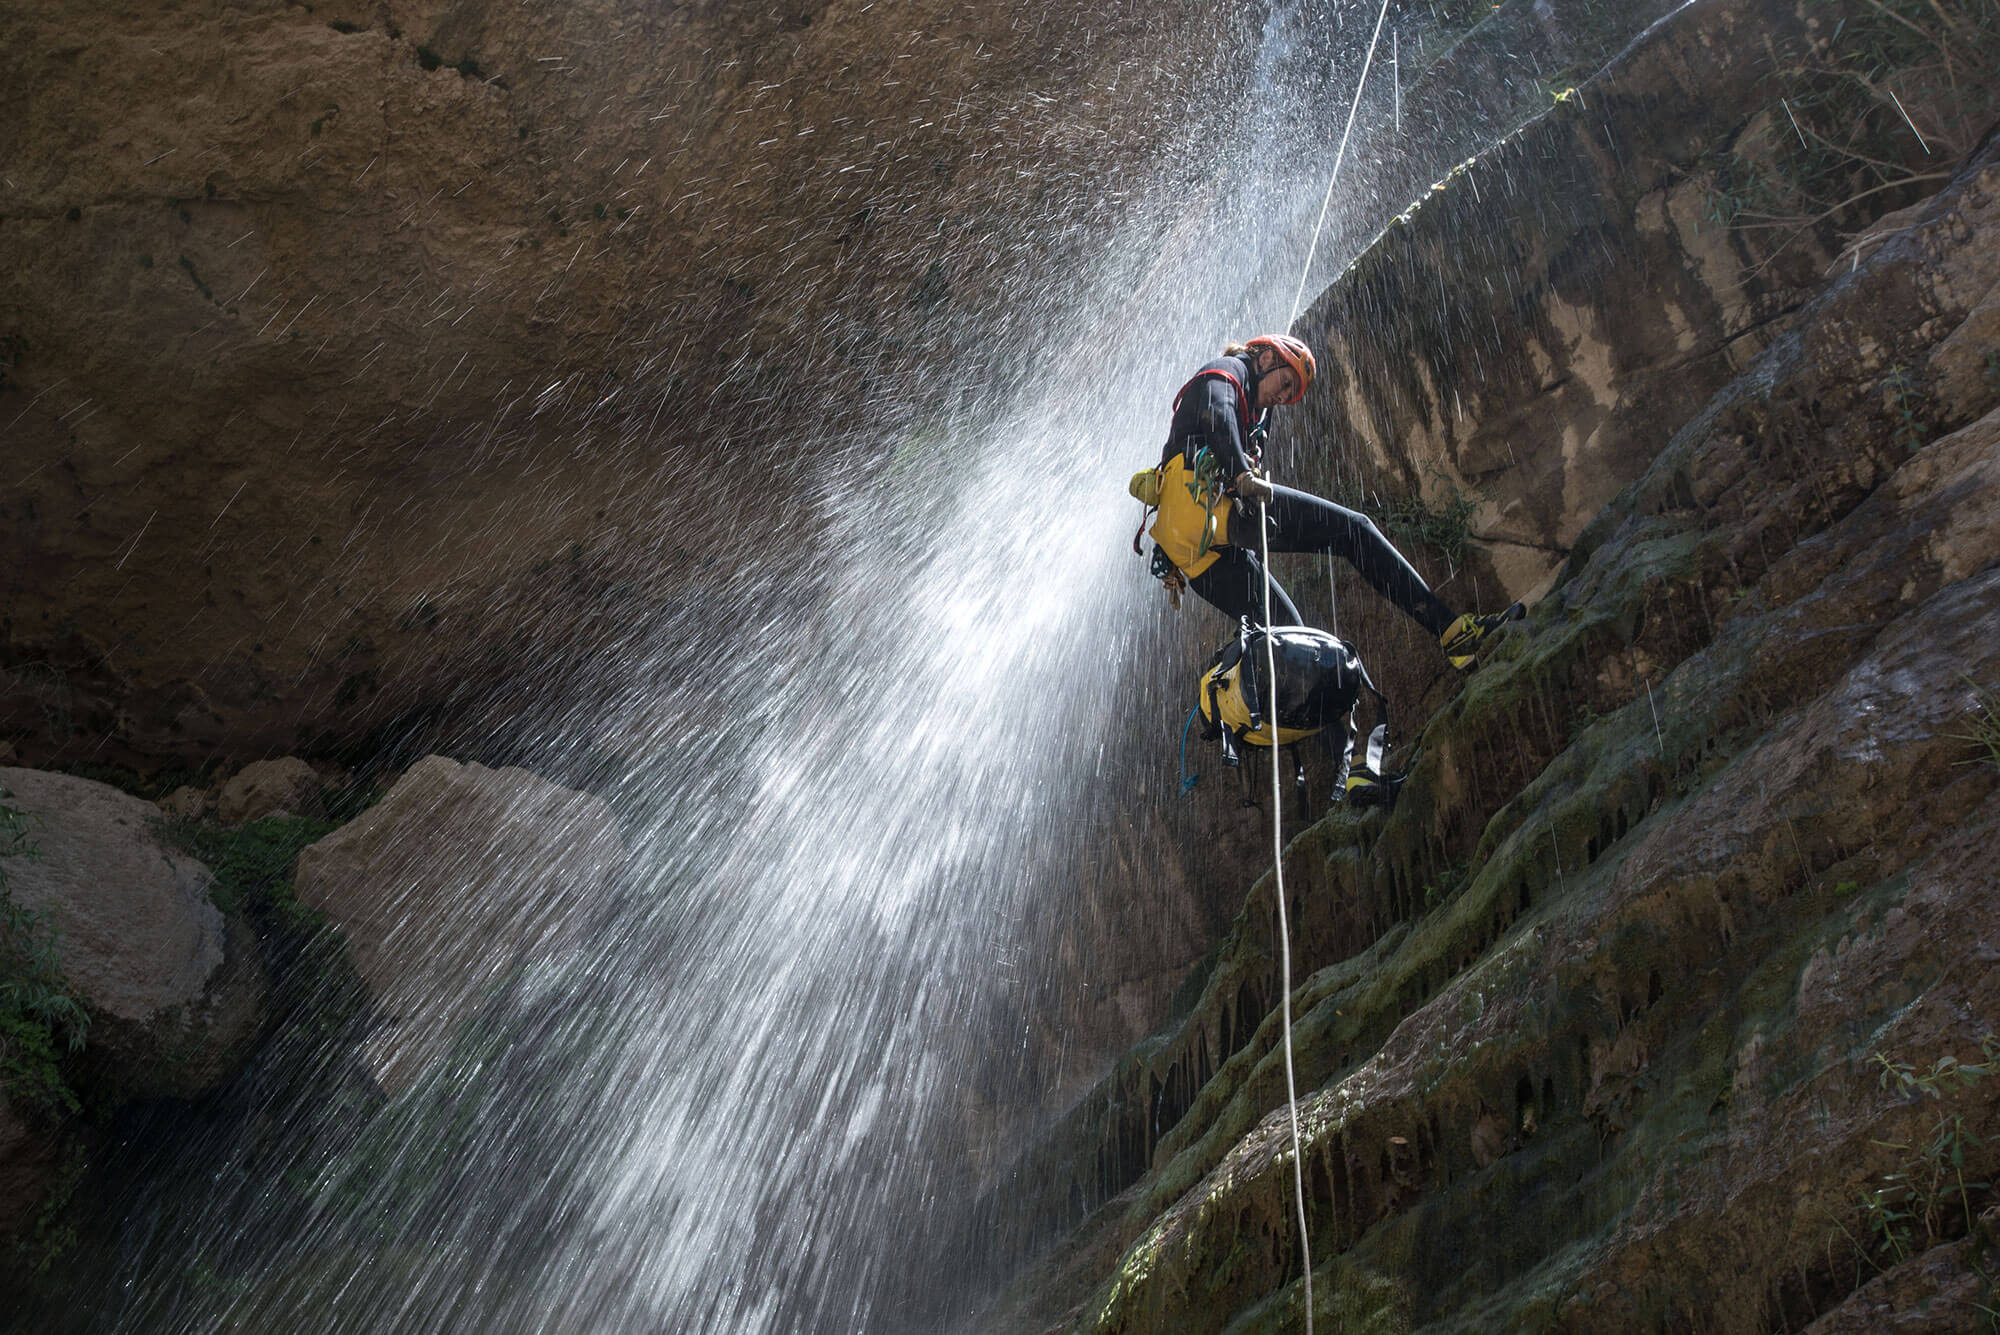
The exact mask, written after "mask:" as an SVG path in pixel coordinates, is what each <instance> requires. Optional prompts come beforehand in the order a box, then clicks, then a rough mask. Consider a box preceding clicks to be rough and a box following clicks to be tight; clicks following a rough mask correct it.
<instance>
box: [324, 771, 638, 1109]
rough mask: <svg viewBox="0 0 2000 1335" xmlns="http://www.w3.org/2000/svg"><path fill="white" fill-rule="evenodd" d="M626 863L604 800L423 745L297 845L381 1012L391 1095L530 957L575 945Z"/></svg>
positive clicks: (377, 1061) (372, 1053)
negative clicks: (401, 769) (377, 789)
mask: <svg viewBox="0 0 2000 1335" xmlns="http://www.w3.org/2000/svg"><path fill="white" fill-rule="evenodd" d="M624 862H625V848H624V844H623V843H622V842H621V840H620V837H619V832H618V826H617V822H616V821H615V819H614V818H613V817H612V814H611V811H610V809H609V808H608V807H607V806H605V804H604V803H603V802H602V801H600V800H599V799H597V798H595V797H592V796H590V795H588V794H585V793H579V792H575V791H573V790H571V789H568V788H563V787H560V786H558V785H556V784H552V783H549V782H548V781H547V780H544V779H541V778H539V777H537V776H536V775H533V774H530V773H528V772H527V771H526V770H521V769H497V770H496V769H488V768H486V767H485V766H483V765H477V764H459V763H458V762H456V761H452V760H448V759H446V758H444V757H442V756H429V757H426V758H425V759H424V760H421V761H419V762H418V763H417V764H416V765H414V766H412V767H411V769H410V771H409V772H408V773H407V774H405V775H403V777H402V778H401V779H400V780H398V781H397V783H396V785H395V787H393V788H391V789H390V790H389V792H388V793H387V795H385V796H384V797H383V799H382V801H381V802H380V803H379V804H377V805H375V806H373V807H371V808H369V810H367V811H366V812H363V813H362V814H361V815H360V816H359V817H358V818H356V819H355V820H354V821H353V822H352V823H350V824H348V825H346V826H343V827H342V828H340V829H339V830H336V831H335V832H334V833H332V834H331V835H328V836H327V837H326V838H325V839H322V840H320V841H319V842H318V843H316V844H313V845H311V846H310V847H308V848H307V849H306V850H305V851H304V852H303V853H301V854H300V855H299V863H298V872H297V876H296V885H297V890H298V896H299V900H300V901H301V902H302V903H304V904H308V905H310V906H312V907H314V908H317V909H321V910H323V911H324V912H325V913H326V914H327V916H328V917H329V918H330V919H331V920H332V922H333V923H334V925H335V926H337V927H338V928H339V929H340V931H341V932H342V933H343V935H345V937H346V938H347V940H348V942H349V943H350V945H351V948H352V951H353V958H354V963H355V967H356V968H357V969H359V971H360V973H361V976H362V977H363V978H364V979H365V980H366V981H367V983H368V986H369V988H370V989H371V991H372V992H373V994H374V1000H375V1005H376V1008H377V1009H378V1010H379V1011H381V1012H382V1013H383V1015H384V1016H385V1017H386V1020H385V1023H384V1025H383V1027H382V1028H381V1029H380V1030H379V1031H378V1032H376V1033H375V1034H374V1035H373V1036H372V1037H371V1038H370V1039H369V1041H368V1045H367V1049H366V1053H365V1055H366V1058H367V1060H368V1062H369V1065H370V1066H371V1068H372V1069H373V1070H374V1072H375V1074H376V1077H377V1079H378V1080H380V1082H381V1083H382V1085H383V1087H384V1088H386V1089H388V1090H389V1091H390V1092H391V1093H395V1092H398V1091H400V1090H403V1089H406V1088H408V1086H409V1085H410V1084H411V1083H412V1082H413V1081H414V1080H415V1079H416V1078H417V1076H418V1075H419V1074H420V1073H421V1072H422V1071H423V1070H424V1068H425V1067H426V1066H427V1065H429V1064H430V1063H432V1062H434V1061H435V1060H436V1059H437V1058H438V1057H439V1056H441V1055H442V1054H443V1053H444V1052H445V1051H446V1050H447V1049H448V1047H449V1046H450V1043H451V1041H452V1036H453V1027H454V1025H455V1023H456V1022H457V1021H459V1020H462V1019H464V1018H466V1017H467V1016H468V1015H469V1014H470V1013H471V1012H472V1010H473V1008H474V1007H475V1006H476V1005H477V1004H478V1002H479V999H480V998H481V997H482V996H484V995H486V994H487V993H488V992H489V991H491V990H492V989H494V988H495V987H497V986H498V985H499V984H501V983H502V982H504V981H505V980H506V979H508V978H509V977H511V976H512V975H513V974H515V973H516V972H517V971H518V970H520V969H521V968H523V967H527V966H531V965H533V964H534V963H535V962H536V961H538V960H541V961H546V960H547V959H549V958H551V957H552V956H553V954H554V953H555V952H557V951H560V950H563V949H567V948H574V947H575V946H577V945H578V944H579V943H580V940H581V935H580V934H581V933H583V932H585V931H586V930H587V929H586V927H585V924H587V923H588V922H589V921H590V920H591V915H592V906H593V903H594V901H595V900H597V899H598V898H599V897H600V896H601V895H603V894H604V893H605V891H606V890H607V888H608V887H609V886H610V884H611V883H612V881H613V878H615V877H616V876H617V875H618V873H619V872H620V871H621V870H622V869H623V866H624Z"/></svg>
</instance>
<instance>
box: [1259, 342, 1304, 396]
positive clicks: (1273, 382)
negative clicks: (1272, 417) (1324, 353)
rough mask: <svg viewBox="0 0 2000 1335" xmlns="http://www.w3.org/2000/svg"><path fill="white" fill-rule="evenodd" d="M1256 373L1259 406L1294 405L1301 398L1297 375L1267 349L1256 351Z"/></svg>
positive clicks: (1282, 360) (1281, 359)
mask: <svg viewBox="0 0 2000 1335" xmlns="http://www.w3.org/2000/svg"><path fill="white" fill-rule="evenodd" d="M1257 372H1258V378H1257V402H1258V404H1259V406H1261V407H1272V406H1276V405H1278V404H1286V403H1296V402H1298V400H1299V399H1300V398H1301V397H1302V396H1301V394H1300V393H1299V373H1298V372H1297V371H1294V370H1293V369H1292V368H1291V367H1290V366H1289V365H1288V364H1286V362H1285V361H1284V359H1283V358H1281V357H1279V356H1278V354H1277V353H1275V352H1273V351H1271V350H1270V349H1269V348H1259V349H1257Z"/></svg>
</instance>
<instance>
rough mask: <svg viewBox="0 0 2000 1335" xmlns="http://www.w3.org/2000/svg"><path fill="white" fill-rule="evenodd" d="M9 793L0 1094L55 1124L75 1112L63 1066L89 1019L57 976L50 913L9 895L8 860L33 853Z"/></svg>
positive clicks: (0, 820) (3, 819) (3, 799)
mask: <svg viewBox="0 0 2000 1335" xmlns="http://www.w3.org/2000/svg"><path fill="white" fill-rule="evenodd" d="M8 796H9V794H8V793H7V790H6V789H4V788H0V1094H4V1095H5V1096H6V1099H7V1102H8V1103H9V1104H11V1105H13V1106H15V1107H17V1108H19V1109H21V1110H22V1111H23V1112H25V1113H27V1114H28V1115H29V1116H31V1117H36V1118H39V1119H42V1120H44V1121H46V1122H50V1123H53V1122H57V1121H60V1120H61V1119H62V1118H63V1117H65V1116H66V1115H69V1114H72V1113H75V1112H76V1111H77V1110H78V1102H77V1097H76V1093H75V1091H74V1090H73V1089H72V1088H71V1087H70V1084H69V1081H68V1080H67V1079H66V1078H65V1075H64V1072H63V1069H62V1064H61V1063H62V1058H63V1056H64V1055H65V1054H66V1053H73V1052H78V1051H81V1050H82V1048H83V1046H84V1044H85V1042H86V1040H87V1038H88V1036H89V1033H90V1016H89V1013H88V1012H86V1011H85V1010H84V1008H83V1004H82V1002H81V1001H80V1000H79V999H78V997H77V996H76V994H75V992H74V991H73V990H72V989H71V987H70V985H69V982H68V980H67V979H66V978H64V976H63V971H62V964H61V961H60V960H59V959H58V957H57V955H56V931H55V928H54V926H53V925H52V924H51V923H50V922H49V920H48V915H47V914H45V913H37V912H31V911H30V910H28V909H25V908H22V907H21V906H20V905H18V904H16V903H14V901H13V899H12V898H11V897H10V896H9V895H8V893H7V870H6V862H7V861H8V860H10V859H14V858H23V857H32V856H34V849H33V846H32V844H31V843H30V841H29V831H28V822H27V818H26V816H25V815H24V814H23V813H22V812H21V811H20V810H19V809H18V808H16V807H13V806H11V805H9V804H8V802H7V798H8Z"/></svg>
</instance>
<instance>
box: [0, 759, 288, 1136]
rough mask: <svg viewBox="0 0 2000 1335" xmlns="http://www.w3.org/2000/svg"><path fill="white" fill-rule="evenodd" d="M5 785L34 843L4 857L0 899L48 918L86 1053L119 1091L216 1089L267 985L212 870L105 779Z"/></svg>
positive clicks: (56, 778) (153, 810) (37, 774)
mask: <svg viewBox="0 0 2000 1335" xmlns="http://www.w3.org/2000/svg"><path fill="white" fill-rule="evenodd" d="M0 788H5V789H6V790H7V791H8V792H10V793H12V794H13V797H12V800H11V804H12V805H13V806H14V807H16V808H17V809H18V810H20V811H22V812H23V813H25V814H26V816H27V818H28V823H29V831H30V836H29V837H30V844H31V846H32V848H33V850H34V853H33V856H31V857H23V858H14V859H10V860H9V863H8V867H7V891H8V894H9V896H10V897H11V898H12V899H13V900H14V902H15V903H16V904H18V905H20V906H22V907H23V908H26V909H28V910H30V911H34V912H41V913H46V914H47V920H48V922H49V924H50V926H51V927H52V928H53V931H54V936H55V943H56V944H55V948H56V954H57V958H58V960H59V962H60V964H61V967H62V972H63V974H64V976H65V977H66V978H67V979H68V981H69V983H70V984H71V986H72V987H73V988H74V989H75V991H76V993H77V994H78V996H79V997H80V999H81V1000H82V1001H83V1002H84V1003H85V1005H86V1006H87V1007H88V1008H89V1010H90V1013H91V1028H90V1046H91V1050H92V1061H93V1062H94V1063H95V1064H97V1065H99V1066H101V1067H103V1068H104V1069H105V1070H106V1071H107V1072H108V1073H109V1074H110V1076H111V1078H112V1079H113V1080H114V1081H115V1083H116V1086H117V1088H118V1089H119V1091H120V1092H121V1093H122V1094H123V1095H125V1096H127V1097H159V1096H163V1095H165V1096H176V1097H188V1096H192V1095H195V1094H199V1093H202V1092H204V1091H206V1090H209V1089H213V1088H214V1087H215V1086H216V1085H217V1084H219V1083H220V1082H221V1081H222V1079H223V1078H224V1077H226V1076H228V1075H229V1074H231V1073H233V1072H234V1071H235V1069H236V1068H237V1066H238V1065H240V1064H241V1061H242V1059H243V1057H244V1056H245V1055H246V1054H247V1052H248V1049H249V1047H250V1045H251V1044H252V1043H254V1041H255V1040H256V1038H257V1036H258V1034H259V1031H260V1029H261V1026H262V1023H263V1020H264V1006H265V999H266V995H267V993H268V990H269V984H268V982H267V980H266V978H265V975H264V970H263V966H262V964H261V963H260V962H259V960H258V956H257V948H256V942H255V940H254V939H253V938H252V936H251V933H250V931H249V929H248V928H247V927H246V926H245V925H244V924H243V923H242V922H240V921H238V920H236V919H234V918H231V917H228V916H226V915H225V914H224V913H223V912H222V911H221V910H220V909H218V908H217V907H216V906H215V904H214V903H213V902H212V901H211V899H210V888H211V885H212V878H211V877H210V875H209V872H208V869H207V868H205V867H203V866H202V865H201V863H199V862H197V861H195V860H194V859H193V858H191V857H188V856H187V855H185V854H183V853H180V852H177V851H175V850H173V849H172V848H170V847H168V846H167V845H166V844H164V843H162V842H161V840H160V838H159V837H158V830H157V828H156V823H157V821H158V820H159V816H160V812H159V809H158V808H157V807H155V806H154V805H153V804H152V803H149V802H145V801H142V800H141V799H139V798H136V797H132V796H129V795H127V794H125V793H121V792H119V791H118V790H117V789H115V788H112V787H110V786H108V785H106V784H101V783H95V782H92V781H90V780H88V779H78V778H74V777H71V776H70V775H66V774H50V773H45V772H42V771H39V770H24V769H0Z"/></svg>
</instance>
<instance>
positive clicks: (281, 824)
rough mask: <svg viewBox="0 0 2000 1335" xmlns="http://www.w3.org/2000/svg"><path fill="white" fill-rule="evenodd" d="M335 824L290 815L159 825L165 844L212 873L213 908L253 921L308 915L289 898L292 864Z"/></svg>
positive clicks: (180, 821) (172, 822) (181, 821)
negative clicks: (231, 826) (236, 822)
mask: <svg viewBox="0 0 2000 1335" xmlns="http://www.w3.org/2000/svg"><path fill="white" fill-rule="evenodd" d="M335 828H336V823H335V822H333V821H324V820H307V819H304V818H301V817H291V816H267V817H265V818H264V819H263V820H256V821H251V822H250V823H249V824H248V825H245V826H244V827H243V828H241V829H239V830H225V829H222V828H221V827H219V826H215V825H204V824H201V823H199V822H197V821H190V820H164V821H162V822H161V823H160V831H161V834H162V835H163V836H164V837H165V839H166V841H167V842H168V843H170V844H172V845H174V846H175V847H177V848H179V849H181V850H182V851H184V852H186V853H188V854H189V855H190V856H192V857H194V858H196V859H197V860H198V861H200V862H201V863H202V864H203V865H205V866H206V867H207V868H208V869H209V871H210V872H212V873H213V874H214V876H215V890H214V892H213V898H214V900H215V904H216V907H217V908H220V909H221V910H222V911H223V912H225V913H236V912H242V913H248V914H250V915H251V916H252V917H253V918H259V919H262V918H265V917H269V916H274V915H275V916H276V917H278V918H280V919H282V918H284V917H287V916H290V915H293V914H309V910H306V909H305V908H304V906H303V905H300V904H299V903H298V901H297V900H295V899H293V898H292V886H291V878H292V866H293V864H294V863H296V862H297V861H298V859H299V853H300V851H301V850H302V849H304V848H305V846H306V845H307V844H311V843H316V842H318V841H319V840H321V839H323V838H325V837H326V836H327V835H329V834H331V833H332V832H333V831H334V829H335Z"/></svg>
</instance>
